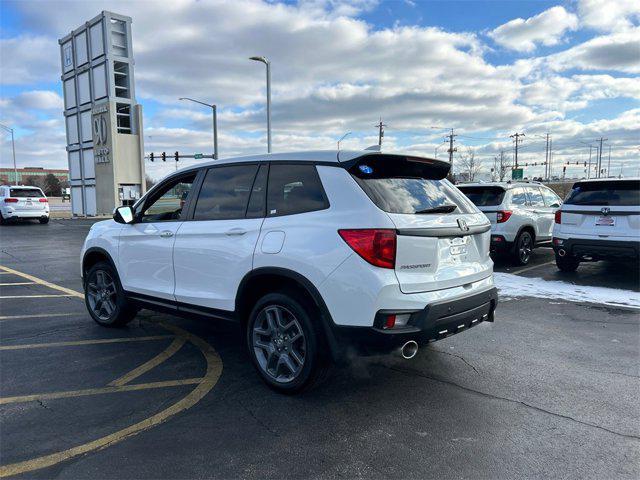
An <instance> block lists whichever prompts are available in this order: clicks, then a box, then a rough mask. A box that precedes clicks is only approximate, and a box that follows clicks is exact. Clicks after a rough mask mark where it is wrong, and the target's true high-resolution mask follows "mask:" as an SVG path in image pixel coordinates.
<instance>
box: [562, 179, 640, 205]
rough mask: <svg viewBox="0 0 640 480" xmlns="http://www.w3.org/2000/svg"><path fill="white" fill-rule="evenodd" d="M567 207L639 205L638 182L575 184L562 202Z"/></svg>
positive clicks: (639, 185)
mask: <svg viewBox="0 0 640 480" xmlns="http://www.w3.org/2000/svg"><path fill="white" fill-rule="evenodd" d="M564 203H565V204H567V205H609V206H618V207H622V206H638V205H640V180H618V181H615V182H607V181H603V182H584V183H576V184H575V185H574V186H573V190H572V191H571V193H570V194H569V196H568V197H567V200H566V201H565V202H564Z"/></svg>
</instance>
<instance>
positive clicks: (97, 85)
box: [58, 11, 145, 215]
mask: <svg viewBox="0 0 640 480" xmlns="http://www.w3.org/2000/svg"><path fill="white" fill-rule="evenodd" d="M58 43H59V44H60V55H61V62H62V77H61V79H62V84H63V91H64V117H65V122H66V130H67V155H68V160H69V183H70V187H71V204H72V211H73V214H74V215H96V214H110V213H111V212H112V211H113V209H114V207H116V206H119V205H125V204H130V203H133V202H134V201H135V200H136V199H138V198H140V195H142V194H143V193H144V191H145V184H144V178H145V171H144V154H143V152H144V145H143V134H142V107H141V106H140V105H138V104H137V103H136V99H135V88H134V76H133V66H134V60H133V49H132V45H131V18H130V17H125V16H122V15H118V14H115V13H112V12H107V11H103V12H102V13H101V14H100V15H98V16H96V17H94V18H93V19H91V20H89V21H88V22H86V23H85V24H83V25H82V26H80V27H79V28H77V29H76V30H74V31H72V32H71V33H69V34H68V35H66V36H65V37H63V38H61V39H60V40H59V41H58Z"/></svg>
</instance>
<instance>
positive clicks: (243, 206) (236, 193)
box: [193, 165, 258, 220]
mask: <svg viewBox="0 0 640 480" xmlns="http://www.w3.org/2000/svg"><path fill="white" fill-rule="evenodd" d="M257 171H258V165H232V166H228V167H215V168H210V169H209V171H207V175H206V177H205V178H204V181H203V182H202V188H201V189H200V194H199V195H198V200H197V202H196V209H195V213H194V217H193V218H194V220H232V219H238V218H244V216H245V212H246V211H247V204H248V202H249V195H250V194H251V188H252V186H253V180H254V178H255V176H256V172H257Z"/></svg>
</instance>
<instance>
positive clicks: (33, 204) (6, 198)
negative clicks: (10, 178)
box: [0, 185, 49, 224]
mask: <svg viewBox="0 0 640 480" xmlns="http://www.w3.org/2000/svg"><path fill="white" fill-rule="evenodd" d="M0 197H1V198H0V202H1V203H0V223H3V224H4V223H6V222H8V221H9V220H18V219H34V220H39V221H40V223H49V200H47V197H46V195H45V194H44V193H43V192H42V190H40V189H39V188H38V187H26V186H23V185H2V186H0Z"/></svg>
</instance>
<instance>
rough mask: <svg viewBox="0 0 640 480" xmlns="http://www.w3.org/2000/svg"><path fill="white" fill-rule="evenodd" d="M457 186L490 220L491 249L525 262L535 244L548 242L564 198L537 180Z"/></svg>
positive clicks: (520, 263)
mask: <svg viewBox="0 0 640 480" xmlns="http://www.w3.org/2000/svg"><path fill="white" fill-rule="evenodd" d="M458 188H459V189H460V190H461V191H462V193H464V194H465V195H466V196H467V197H469V199H470V200H471V201H472V202H473V203H474V204H475V205H476V206H477V207H478V208H479V209H480V210H481V211H482V212H483V213H484V214H485V215H486V216H487V218H488V219H489V221H490V222H491V251H492V252H495V253H496V254H507V255H509V256H511V258H512V259H513V261H514V262H515V263H516V264H517V265H526V264H527V263H529V260H530V259H531V253H532V252H533V249H534V247H536V246H538V245H540V244H545V243H549V242H550V241H551V235H552V230H553V220H554V214H555V212H556V210H557V209H558V208H560V205H562V200H560V197H558V195H556V194H555V192H554V191H553V190H551V189H550V188H547V187H545V186H544V185H542V184H539V183H537V182H513V183H512V182H492V183H467V184H462V185H458Z"/></svg>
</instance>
